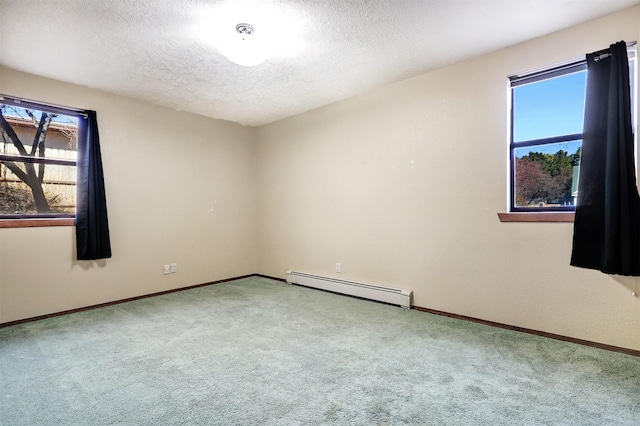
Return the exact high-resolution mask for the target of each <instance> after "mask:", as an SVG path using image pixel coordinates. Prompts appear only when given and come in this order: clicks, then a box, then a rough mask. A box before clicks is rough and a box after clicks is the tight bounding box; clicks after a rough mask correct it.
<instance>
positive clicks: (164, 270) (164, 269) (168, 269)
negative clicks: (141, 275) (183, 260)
mask: <svg viewBox="0 0 640 426" xmlns="http://www.w3.org/2000/svg"><path fill="white" fill-rule="evenodd" d="M162 273H163V274H165V275H167V274H170V273H171V265H164V266H163V267H162Z"/></svg>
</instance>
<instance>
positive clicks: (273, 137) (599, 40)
mask: <svg viewBox="0 0 640 426" xmlns="http://www.w3.org/2000/svg"><path fill="white" fill-rule="evenodd" d="M639 38H640V7H635V8H633V9H629V10H626V11H624V12H621V13H618V14H615V15H612V16H609V17H606V18H603V19H600V20H597V21H594V22H590V23H588V24H585V25H581V26H578V27H574V28H571V29H568V30H566V31H562V32H560V33H556V34H552V35H550V36H547V37H544V38H541V39H536V40H533V41H530V42H527V43H524V44H521V45H518V46H514V47H511V48H508V49H504V50H501V51H498V52H495V53H492V54H489V55H485V56H482V57H479V58H476V59H473V60H470V61H467V62H464V63H459V64H456V65H453V66H450V67H447V68H445V69H441V70H438V71H435V72H431V73H428V74H425V75H421V76H419V77H416V78H412V79H409V80H405V81H402V82H400V83H397V84H394V85H392V86H389V87H385V88H382V89H379V90H375V91H372V92H369V93H367V94H365V95H362V96H358V97H356V98H353V99H350V100H347V101H344V102H340V103H336V104H333V105H330V106H328V107H325V108H321V109H319V110H315V111H312V112H309V113H306V114H302V115H299V116H296V117H293V118H290V119H286V120H283V121H281V122H278V123H275V124H272V125H269V126H266V127H263V128H260V129H258V130H257V133H256V142H257V164H258V191H257V192H258V203H257V206H258V215H257V217H258V272H259V273H262V274H267V275H271V276H276V277H284V276H285V271H286V270H287V269H295V270H299V271H303V272H310V273H317V274H323V275H329V276H336V277H340V278H344V279H355V280H360V281H368V282H373V283H381V284H385V285H390V286H396V287H402V288H409V289H412V290H413V291H414V303H415V304H416V305H418V306H422V307H428V308H433V309H438V310H442V311H447V312H453V313H457V314H462V315H469V316H472V317H477V318H482V319H486V320H491V321H497V322H501V323H506V324H511V325H515V326H520V327H526V328H531V329H536V330H542V331H546V332H551V333H557V334H561V335H566V336H571V337H576V338H581V339H587V340H592V341H596V342H602V343H606V344H612V345H618V346H623V347H627V348H633V349H640V299H638V298H634V297H632V296H631V289H632V286H633V283H634V281H633V279H631V278H619V277H613V276H607V275H604V274H602V273H600V272H596V271H590V270H582V269H579V268H574V267H571V266H569V258H570V253H571V239H572V231H573V229H572V224H567V223H501V222H500V221H499V220H498V217H497V215H496V214H497V213H498V212H503V211H505V210H506V204H507V201H506V187H507V164H508V163H507V137H508V135H507V125H508V123H507V110H508V106H507V78H506V77H507V76H508V75H510V74H514V73H518V72H523V71H528V70H532V69H536V68H540V67H544V66H548V65H552V64H555V63H558V62H561V61H565V60H569V59H573V58H578V57H580V56H582V55H583V54H584V53H587V52H589V51H594V50H599V49H601V48H604V47H607V46H608V45H609V44H610V43H613V42H615V41H618V40H620V39H624V40H626V41H633V40H638V39H639ZM336 262H340V263H341V264H342V273H341V274H337V273H335V272H334V271H335V263H336ZM636 287H637V290H638V291H637V292H639V293H640V279H638V283H636Z"/></svg>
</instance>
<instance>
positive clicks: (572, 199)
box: [509, 51, 635, 212]
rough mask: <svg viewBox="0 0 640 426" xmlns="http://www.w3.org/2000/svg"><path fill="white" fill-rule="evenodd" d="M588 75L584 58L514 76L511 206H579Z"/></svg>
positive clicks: (516, 208) (561, 208)
mask: <svg viewBox="0 0 640 426" xmlns="http://www.w3.org/2000/svg"><path fill="white" fill-rule="evenodd" d="M628 56H629V66H630V68H631V70H630V71H631V72H630V76H631V82H632V90H631V93H632V105H633V98H634V92H635V90H634V75H635V74H634V71H635V60H634V59H635V55H634V51H629V55H628ZM586 80H587V67H586V61H584V60H582V61H577V62H573V63H570V64H567V65H563V66H558V67H555V68H550V69H546V70H542V71H538V72H535V73H530V74H526V75H521V76H513V77H510V86H511V129H510V130H511V131H510V138H511V140H510V148H509V150H510V152H509V154H510V164H511V168H510V197H509V198H510V211H512V212H531V211H534V212H541V211H542V212H544V211H551V212H553V211H556V212H558V211H560V212H562V211H570V212H572V211H575V204H576V198H577V194H578V176H579V171H580V152H581V147H582V125H583V118H584V104H585V89H586Z"/></svg>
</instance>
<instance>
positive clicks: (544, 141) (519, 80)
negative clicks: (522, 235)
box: [508, 58, 587, 213]
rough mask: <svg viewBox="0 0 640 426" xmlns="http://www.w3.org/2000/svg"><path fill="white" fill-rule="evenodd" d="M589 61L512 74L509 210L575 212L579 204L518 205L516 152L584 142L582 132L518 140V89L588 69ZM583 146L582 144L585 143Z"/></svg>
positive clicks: (510, 90)
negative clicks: (516, 125) (516, 91)
mask: <svg viewBox="0 0 640 426" xmlns="http://www.w3.org/2000/svg"><path fill="white" fill-rule="evenodd" d="M586 69H587V61H586V58H585V59H581V60H576V61H571V62H569V63H566V64H562V65H556V66H551V67H548V68H544V69H541V70H537V71H534V72H531V73H526V74H521V75H513V76H509V99H510V111H509V197H508V199H509V212H511V213H574V212H575V209H576V208H575V206H574V205H571V206H554V207H517V206H516V203H515V199H516V192H515V191H516V175H515V173H516V168H515V163H516V161H515V159H516V158H515V152H516V149H518V148H527V147H530V146H540V145H550V144H555V143H562V142H572V141H579V140H580V141H581V140H582V132H580V133H572V134H564V135H557V136H551V137H545V138H538V139H529V140H524V141H520V142H515V141H514V135H515V99H514V97H515V90H514V89H515V88H517V87H520V86H524V85H526V84H533V83H538V82H541V81H545V80H550V79H553V78H558V77H563V76H566V75H569V74H574V73H578V72H583V71H586ZM581 146H582V145H581Z"/></svg>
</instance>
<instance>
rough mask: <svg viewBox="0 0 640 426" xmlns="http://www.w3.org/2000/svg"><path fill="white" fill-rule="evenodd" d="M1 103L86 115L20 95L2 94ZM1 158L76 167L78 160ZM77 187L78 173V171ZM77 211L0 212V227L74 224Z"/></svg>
mask: <svg viewBox="0 0 640 426" xmlns="http://www.w3.org/2000/svg"><path fill="white" fill-rule="evenodd" d="M0 103H2V104H4V105H11V106H15V107H18V108H24V109H33V110H37V111H42V112H46V113H51V114H59V115H65V116H70V117H79V116H82V115H84V112H83V110H80V109H78V108H73V107H66V106H61V105H55V104H48V103H45V102H40V101H34V100H30V99H24V98H20V97H15V96H10V95H5V94H0ZM0 160H6V161H13V162H17V163H23V162H24V163H32V164H39V163H44V164H47V165H61V166H69V167H76V168H77V166H78V160H77V159H76V160H67V159H60V158H48V159H47V158H44V159H43V158H39V157H32V156H24V155H7V154H0ZM76 188H77V173H76ZM76 191H77V189H76ZM75 217H76V215H75V213H44V214H5V215H3V214H0V228H22V227H43V226H74V225H75Z"/></svg>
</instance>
